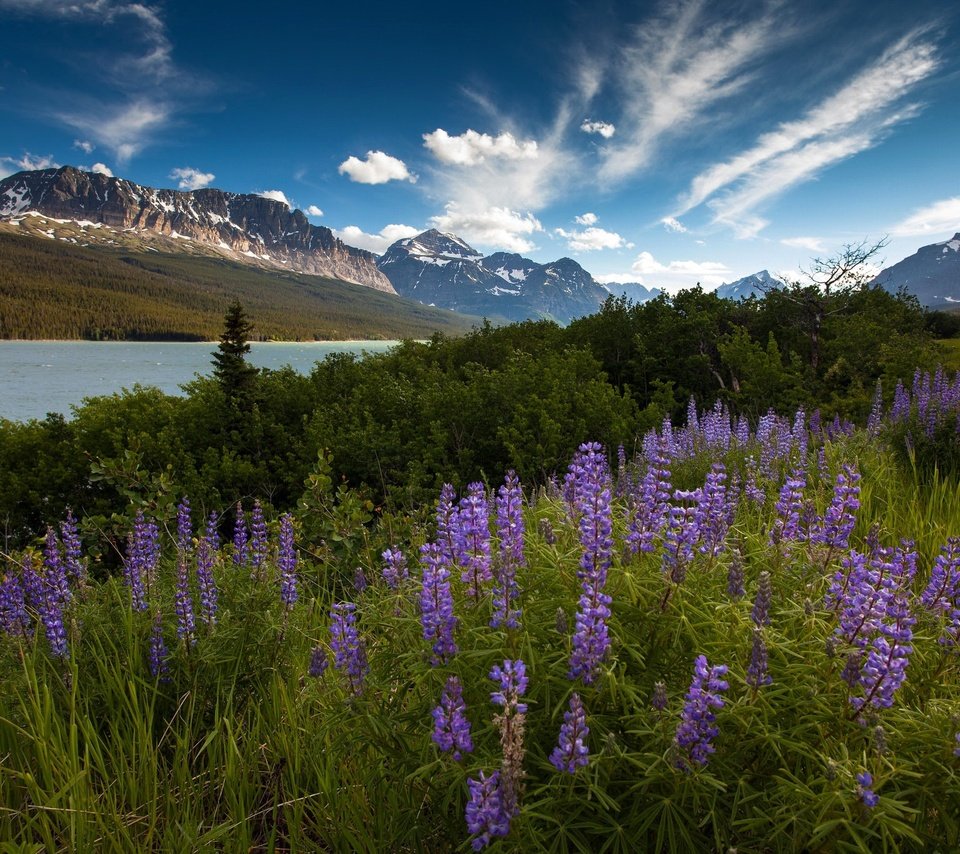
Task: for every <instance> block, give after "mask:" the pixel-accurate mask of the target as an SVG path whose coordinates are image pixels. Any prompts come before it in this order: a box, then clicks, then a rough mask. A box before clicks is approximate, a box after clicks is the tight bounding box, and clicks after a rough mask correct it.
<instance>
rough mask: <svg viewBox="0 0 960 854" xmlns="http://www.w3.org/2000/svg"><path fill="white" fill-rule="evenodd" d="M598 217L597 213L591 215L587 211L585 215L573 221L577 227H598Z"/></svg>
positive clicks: (576, 217)
mask: <svg viewBox="0 0 960 854" xmlns="http://www.w3.org/2000/svg"><path fill="white" fill-rule="evenodd" d="M597 218H598V217H597V215H596V214H595V213H590V212H589V211H587V213H585V214H580V216H575V217H574V218H573V221H574V222H575V223H576V224H577V225H596V224H597Z"/></svg>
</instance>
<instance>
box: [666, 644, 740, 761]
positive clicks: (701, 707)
mask: <svg viewBox="0 0 960 854" xmlns="http://www.w3.org/2000/svg"><path fill="white" fill-rule="evenodd" d="M727 670H728V668H727V666H726V665H725V664H718V665H715V666H713V667H710V666H709V665H708V664H707V657H706V656H705V655H698V656H697V659H696V662H695V663H694V671H693V680H692V681H691V683H690V689H689V690H688V691H687V701H686V703H685V705H684V707H683V712H682V713H681V715H680V725H679V726H678V727H677V733H676V736H675V737H674V740H675V742H676V745H677V747H678V748H679V750H680V751H681V753H682V754H683V755H682V757H681V759H680V760H679V762H678V765H679V767H680V768H683V769H684V770H690V763H693V764H695V765H699V766H701V767H703V766H704V765H706V764H707V761H708V758H709V756H710V754H711V753H713V752H714V746H713V744H712V741H713V739H714V738H716V736H717V735H718V733H719V729H718V728H717V727H715V726H714V721H716V715H715V714H714V713H713V709H722V708H723V706H724V703H723V698H722V697H721V696H720V694H721V692H723V691H726V690H727V688H729V687H730V686H729V684H728V683H727V682H726V681H725V680H723V679H722V678H721V677H722V676H724V675H725V674H726V672H727Z"/></svg>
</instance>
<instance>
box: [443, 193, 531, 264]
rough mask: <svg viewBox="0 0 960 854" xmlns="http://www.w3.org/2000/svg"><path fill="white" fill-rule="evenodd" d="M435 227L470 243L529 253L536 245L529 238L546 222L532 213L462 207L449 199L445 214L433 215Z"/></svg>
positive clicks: (507, 209) (491, 207)
mask: <svg viewBox="0 0 960 854" xmlns="http://www.w3.org/2000/svg"><path fill="white" fill-rule="evenodd" d="M430 222H431V224H432V225H433V227H434V228H436V229H439V230H440V231H446V232H450V233H453V234H458V235H460V236H461V237H463V238H464V239H466V240H467V241H468V242H469V243H471V244H477V245H478V246H485V247H492V248H497V249H506V250H508V251H510V252H529V251H530V250H531V249H533V248H534V244H533V241H532V240H530V237H532V236H533V235H534V234H537V233H538V232H542V231H543V225H542V224H541V223H540V220H538V219H537V218H536V217H535V216H534V215H533V214H532V213H529V212H528V213H522V212H520V211H515V210H512V209H510V208H505V207H503V208H502V207H496V206H490V207H486V208H476V209H474V208H466V209H463V208H461V207H460V206H459V205H458V204H457V203H456V202H449V203H448V204H447V205H446V208H445V209H444V212H443V213H442V214H439V215H438V216H433V217H430Z"/></svg>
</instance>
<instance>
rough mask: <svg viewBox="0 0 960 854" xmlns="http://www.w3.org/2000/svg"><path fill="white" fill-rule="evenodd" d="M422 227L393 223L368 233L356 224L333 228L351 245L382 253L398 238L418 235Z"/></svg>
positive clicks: (335, 232)
mask: <svg viewBox="0 0 960 854" xmlns="http://www.w3.org/2000/svg"><path fill="white" fill-rule="evenodd" d="M420 231H421V230H420V229H418V228H414V227H413V226H411V225H399V224H396V223H392V224H390V225H385V226H384V227H383V228H381V229H380V231H379V232H378V233H377V234H368V233H367V232H365V231H364V230H363V229H361V228H359V227H358V226H356V225H348V226H347V227H346V228H342V229H337V228H335V229H333V233H334V235H335V236H336V237H339V238H340V239H341V240H342V241H343V242H344V243H347V244H349V245H350V246H356V247H357V249H366V250H367V251H368V252H375V253H376V254H377V255H382V254H383V253H384V252H386V251H387V249H388V248H389V247H390V246H391V245H392V244H394V243H396V242H397V241H398V240H403V239H404V238H405V237H416V236H417V235H418V234H419V233H420Z"/></svg>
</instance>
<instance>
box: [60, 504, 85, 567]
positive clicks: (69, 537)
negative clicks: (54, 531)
mask: <svg viewBox="0 0 960 854" xmlns="http://www.w3.org/2000/svg"><path fill="white" fill-rule="evenodd" d="M60 538H61V539H62V540H63V562H64V568H65V569H66V571H67V576H68V577H70V578H72V579H73V580H74V581H75V582H78V583H80V584H83V583H84V581H85V580H86V575H87V568H86V566H85V565H84V562H83V545H82V544H81V542H80V531H79V529H78V528H77V520H76V519H74V518H73V511H72V510H67V518H66V519H64V520H63V521H62V522H61V523H60Z"/></svg>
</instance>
